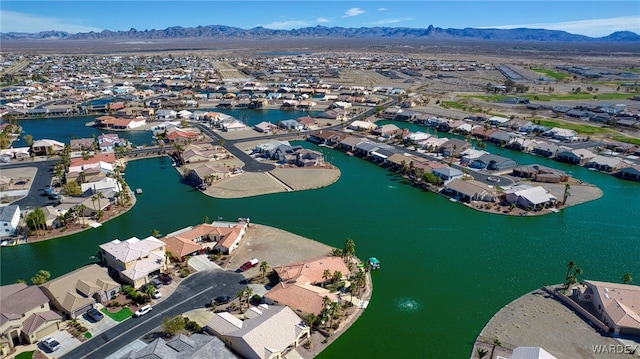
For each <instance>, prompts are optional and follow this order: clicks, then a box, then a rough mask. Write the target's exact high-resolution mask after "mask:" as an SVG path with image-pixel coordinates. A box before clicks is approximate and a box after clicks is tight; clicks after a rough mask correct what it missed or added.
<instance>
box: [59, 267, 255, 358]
mask: <svg viewBox="0 0 640 359" xmlns="http://www.w3.org/2000/svg"><path fill="white" fill-rule="evenodd" d="M243 283H244V277H243V276H242V274H239V273H234V272H228V271H221V270H215V271H204V272H197V273H194V274H192V275H191V276H189V277H187V278H186V279H185V280H184V281H182V283H180V285H179V286H178V288H177V289H176V290H175V291H174V292H173V294H171V296H169V297H168V298H167V299H166V300H164V301H163V302H161V303H160V304H157V305H155V306H154V307H153V310H152V311H151V312H149V313H148V314H146V315H144V316H142V317H140V318H133V317H132V318H129V319H126V320H124V321H123V322H122V323H120V324H118V325H116V326H115V327H113V328H111V329H109V330H107V331H106V332H104V333H101V334H98V335H97V336H95V337H93V338H92V339H91V340H89V341H87V342H85V343H84V344H82V345H80V346H79V347H77V348H75V349H73V350H72V351H71V352H70V353H68V354H65V355H63V356H62V357H61V358H63V359H75V358H78V359H79V358H105V357H107V356H109V355H110V354H111V353H113V352H115V351H117V350H118V349H120V348H122V347H124V346H126V345H127V344H129V343H130V342H131V341H133V340H135V339H138V338H141V337H143V336H144V335H145V334H147V333H149V332H151V331H154V330H155V329H156V328H157V327H159V326H161V325H162V319H164V318H166V317H174V316H176V315H180V314H182V313H184V312H187V311H190V310H193V309H196V308H203V307H204V306H205V304H206V303H208V302H210V301H211V299H212V298H214V297H216V296H219V295H228V296H231V298H235V296H236V293H237V292H238V290H240V289H243V288H244V287H245V286H246V285H245V284H243Z"/></svg>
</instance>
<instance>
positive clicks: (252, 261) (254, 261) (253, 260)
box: [240, 258, 260, 272]
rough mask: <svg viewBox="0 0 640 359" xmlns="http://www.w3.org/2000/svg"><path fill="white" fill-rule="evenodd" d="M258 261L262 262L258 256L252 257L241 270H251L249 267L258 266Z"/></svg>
mask: <svg viewBox="0 0 640 359" xmlns="http://www.w3.org/2000/svg"><path fill="white" fill-rule="evenodd" d="M258 263H260V262H259V261H258V259H257V258H251V259H250V260H249V261H247V262H245V263H244V264H243V265H241V266H240V271H241V272H244V271H246V270H249V269H251V268H253V267H255V266H257V265H258Z"/></svg>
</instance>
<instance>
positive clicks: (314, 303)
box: [264, 256, 351, 316]
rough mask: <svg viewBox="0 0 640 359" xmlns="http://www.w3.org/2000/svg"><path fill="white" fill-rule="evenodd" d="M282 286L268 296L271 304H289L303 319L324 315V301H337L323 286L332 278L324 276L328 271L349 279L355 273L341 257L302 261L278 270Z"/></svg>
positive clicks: (266, 298) (267, 301)
mask: <svg viewBox="0 0 640 359" xmlns="http://www.w3.org/2000/svg"><path fill="white" fill-rule="evenodd" d="M273 270H274V271H275V272H276V274H277V275H278V279H279V283H278V284H276V285H275V286H274V287H273V288H271V289H270V290H269V291H268V292H267V293H266V294H265V296H264V298H265V302H266V303H267V304H279V305H287V306H289V307H291V308H292V309H293V310H295V311H296V313H298V314H299V315H300V316H306V315H307V314H310V313H313V314H316V315H318V314H320V312H321V311H322V309H323V308H324V304H323V298H324V297H325V296H326V297H328V298H329V299H331V300H337V296H336V295H335V294H334V293H330V292H329V290H328V289H326V288H322V287H320V285H322V284H324V283H325V282H327V281H328V280H330V278H326V277H323V275H324V273H325V270H327V271H329V272H330V273H331V274H333V273H335V272H340V273H342V275H343V276H348V275H349V273H350V272H351V271H350V270H349V268H348V267H347V265H346V264H345V263H344V260H343V259H342V258H340V257H332V256H321V257H316V258H312V259H308V260H304V261H301V262H297V263H293V264H287V265H282V266H277V267H274V268H273Z"/></svg>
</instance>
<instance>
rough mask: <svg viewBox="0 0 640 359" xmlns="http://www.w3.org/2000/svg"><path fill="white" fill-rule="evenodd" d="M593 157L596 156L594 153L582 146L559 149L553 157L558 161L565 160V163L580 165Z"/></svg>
mask: <svg viewBox="0 0 640 359" xmlns="http://www.w3.org/2000/svg"><path fill="white" fill-rule="evenodd" d="M594 157H596V155H595V154H594V153H593V152H591V151H589V150H587V149H584V148H579V149H573V150H571V149H570V150H566V151H560V152H558V154H557V155H556V157H555V159H556V160H557V161H560V162H566V163H571V164H577V165H580V166H582V165H584V164H585V163H587V162H589V161H590V160H591V159H593V158H594Z"/></svg>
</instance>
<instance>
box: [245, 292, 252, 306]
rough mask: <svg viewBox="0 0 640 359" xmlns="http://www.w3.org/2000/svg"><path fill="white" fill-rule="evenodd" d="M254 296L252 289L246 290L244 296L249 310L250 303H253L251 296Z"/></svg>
mask: <svg viewBox="0 0 640 359" xmlns="http://www.w3.org/2000/svg"><path fill="white" fill-rule="evenodd" d="M252 295H253V288H251V287H246V288H245V289H244V296H245V297H246V298H247V299H246V301H247V308H248V307H249V302H250V301H251V296H252Z"/></svg>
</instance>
